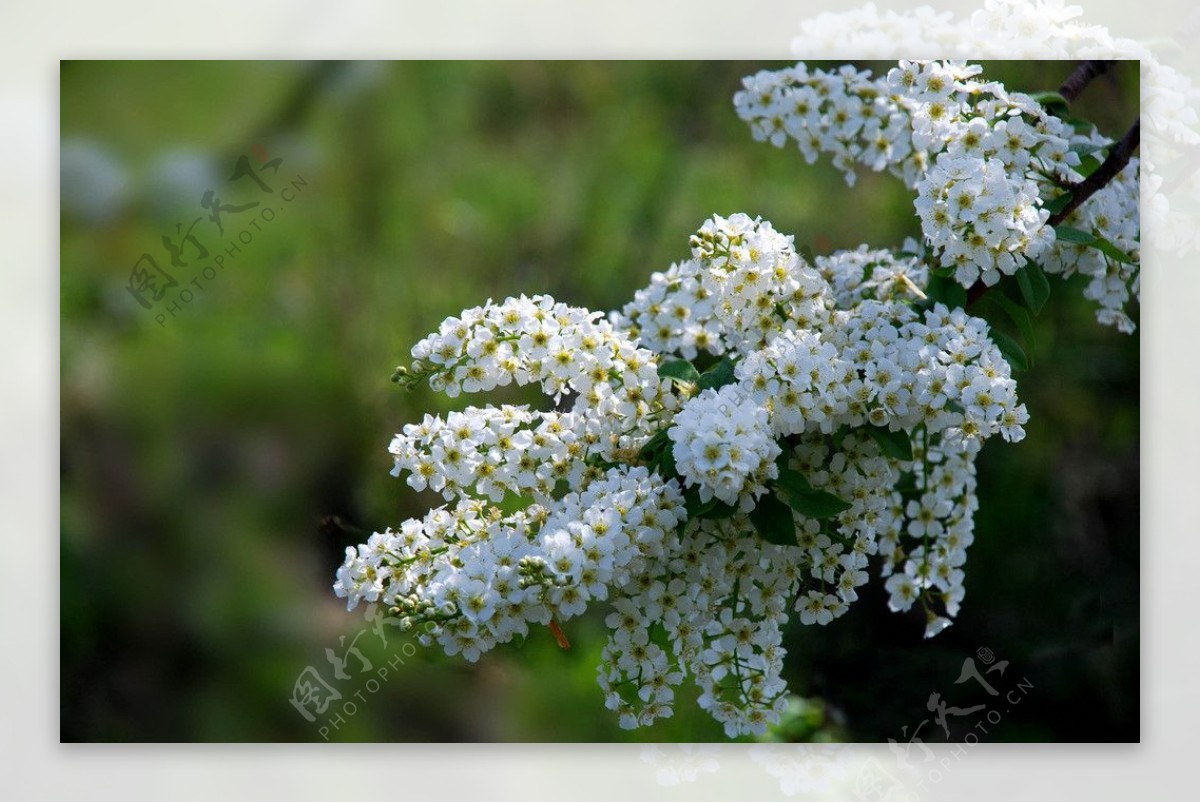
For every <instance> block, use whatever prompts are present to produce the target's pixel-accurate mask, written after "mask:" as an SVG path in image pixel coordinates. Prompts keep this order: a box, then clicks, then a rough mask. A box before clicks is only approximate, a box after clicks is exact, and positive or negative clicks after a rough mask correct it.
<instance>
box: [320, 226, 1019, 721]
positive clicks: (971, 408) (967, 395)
mask: <svg viewBox="0 0 1200 803" xmlns="http://www.w3.org/2000/svg"><path fill="white" fill-rule="evenodd" d="M691 246H692V249H691V250H692V253H691V258H690V259H689V260H687V261H686V262H683V263H679V264H676V265H675V266H673V267H672V268H671V269H670V270H669V271H667V272H665V273H656V274H654V275H653V276H652V278H651V283H650V286H649V287H647V288H645V289H643V290H641V291H638V293H637V294H636V295H635V298H634V300H633V301H632V302H631V303H630V304H629V305H627V306H626V307H625V308H624V310H623V311H622V312H621V313H620V314H617V313H614V314H612V315H611V316H610V318H609V320H608V321H604V320H601V319H600V318H599V317H598V316H596V315H594V314H592V313H589V312H587V311H586V310H581V309H575V308H570V307H566V306H564V305H561V304H558V303H556V302H554V301H553V300H552V299H549V298H547V297H544V296H539V297H534V298H524V297H522V298H518V299H508V300H507V301H505V302H503V303H502V304H491V303H489V304H487V305H485V306H484V307H480V308H477V309H474V310H468V311H467V312H465V313H464V314H463V315H462V316H461V317H459V318H452V319H450V320H448V321H446V322H445V323H444V324H443V325H442V326H441V327H440V329H439V332H438V333H437V334H435V335H431V336H430V337H428V338H426V339H425V340H422V341H421V342H420V343H419V344H418V345H417V346H416V347H415V348H414V349H413V356H414V358H415V362H414V363H413V365H412V366H411V367H409V368H407V369H406V370H404V371H403V372H401V375H400V378H402V379H404V380H405V381H407V382H416V381H428V382H429V383H430V384H431V386H433V387H435V388H442V389H444V390H446V391H447V392H448V393H451V394H454V393H457V392H458V391H476V390H486V389H489V388H492V387H496V386H499V385H502V384H505V383H508V382H515V383H518V384H525V383H540V384H541V386H542V388H543V390H544V391H545V392H546V393H548V394H552V395H555V396H557V397H559V399H560V401H561V400H562V397H564V396H565V397H566V401H567V402H568V404H567V405H566V406H567V408H568V409H566V410H565V411H537V410H532V409H530V408H528V407H524V406H521V407H517V406H501V407H491V406H488V407H468V408H466V409H465V410H463V411H461V412H453V413H449V414H447V415H445V416H444V417H443V416H426V417H425V419H424V420H423V421H422V422H420V423H418V424H410V425H408V426H406V427H404V430H403V432H402V433H400V434H398V435H397V436H396V437H395V438H394V439H393V441H392V444H391V447H390V451H391V452H392V454H393V456H394V458H395V467H394V470H393V473H394V474H396V475H398V476H400V475H406V476H407V481H408V483H409V484H410V485H411V486H412V487H413V488H414V489H417V490H423V489H432V490H434V491H437V492H440V493H441V494H442V495H443V496H444V498H445V499H446V500H447V502H448V503H450V504H449V505H448V506H446V507H442V508H438V509H436V510H434V511H431V512H430V513H429V514H428V515H427V516H425V517H424V518H423V519H414V520H410V521H407V522H405V523H404V524H403V525H401V526H400V528H399V529H398V530H394V531H393V530H387V531H385V532H383V533H376V534H374V535H372V536H371V537H370V539H368V541H367V542H366V543H365V544H360V545H358V546H357V547H351V548H349V549H348V550H347V553H346V560H345V563H344V564H343V566H342V567H341V569H340V570H339V571H338V574H337V583H336V584H335V586H334V589H335V592H336V593H337V595H338V596H341V597H344V598H346V600H347V604H348V606H349V607H351V608H352V607H354V606H355V605H356V604H357V603H358V602H359V601H362V600H366V601H369V602H380V603H382V604H383V605H385V606H387V608H388V610H389V611H390V612H391V613H392V615H393V616H396V617H399V620H400V622H401V624H402V626H405V627H416V626H418V625H419V626H420V628H421V629H420V633H421V636H420V637H421V639H422V640H423V641H424V642H425V643H431V644H432V643H437V644H439V645H440V646H441V647H442V648H443V649H444V650H445V651H446V652H447V653H448V654H452V655H453V654H460V653H461V654H462V655H463V656H464V657H465V658H466V659H467V660H472V661H473V660H476V659H478V658H479V656H480V655H482V654H483V653H484V652H486V651H487V650H489V649H492V648H493V647H494V646H496V645H498V644H502V643H505V642H508V641H511V640H512V639H514V638H518V637H524V636H526V635H529V634H530V626H531V625H548V626H550V627H551V628H553V629H558V628H559V627H560V625H561V624H562V623H566V622H568V621H569V620H571V619H572V618H574V617H577V616H579V615H580V614H582V613H584V611H585V610H587V608H588V607H589V606H590V605H592V604H593V603H596V602H599V601H606V602H607V603H608V604H609V606H610V612H609V613H608V615H607V617H606V618H605V620H604V621H605V623H606V625H607V626H608V628H609V629H610V631H611V633H610V636H609V639H608V642H607V644H606V645H605V647H604V649H603V653H602V662H601V665H600V667H599V675H598V680H599V684H600V687H601V689H602V690H603V693H604V696H605V703H606V705H607V706H608V708H609V709H611V710H612V711H614V712H615V714H616V716H617V717H618V720H619V722H620V723H621V725H622V726H624V727H631V728H632V727H638V726H643V725H648V724H650V723H652V722H655V721H656V720H658V719H661V718H663V717H667V716H670V715H671V713H672V712H673V707H674V704H675V695H676V689H677V688H678V687H679V685H680V684H681V683H682V682H683V681H684V680H685V679H690V680H691V681H692V682H693V683H695V684H696V686H697V687H698V689H699V697H698V704H699V705H700V706H701V707H702V708H703V709H705V710H707V711H708V712H709V713H710V714H711V715H712V716H713V717H714V718H715V719H716V720H717V721H719V722H720V723H722V725H723V726H724V727H725V730H726V732H727V733H728V734H729V735H730V736H736V735H739V734H747V733H751V734H761V733H763V732H764V731H765V729H766V728H767V726H768V725H770V724H772V723H775V722H777V721H778V720H779V716H780V714H781V712H782V711H783V710H784V709H785V708H786V705H787V684H786V682H785V681H784V680H783V678H782V671H783V660H784V656H785V649H784V647H783V633H784V630H785V628H786V627H787V626H788V623H789V621H790V620H791V619H792V618H795V619H798V620H799V623H800V624H802V625H826V624H828V623H830V622H832V621H833V620H834V619H836V618H838V617H839V616H841V615H843V614H844V613H845V612H846V611H847V610H848V609H849V606H850V605H851V604H853V603H854V602H855V601H857V599H858V597H859V594H858V589H859V588H861V587H862V586H863V585H864V584H865V583H867V582H868V580H869V575H870V568H871V567H870V563H871V559H872V556H876V560H877V561H878V562H879V564H880V565H879V574H880V576H881V577H883V578H886V583H887V588H888V591H889V593H890V594H891V600H890V603H891V607H892V608H893V609H894V610H897V611H905V610H908V609H909V608H911V607H912V606H914V605H916V604H918V603H919V604H920V605H921V608H922V610H923V611H924V612H925V622H926V630H925V632H926V635H927V636H932V635H934V634H936V633H937V632H938V631H939V630H941V629H942V628H943V627H945V626H946V625H947V624H948V623H949V622H950V621H951V619H952V618H953V616H954V615H955V614H956V612H957V610H958V608H959V606H960V605H961V602H962V599H963V580H964V575H963V571H962V565H963V562H964V560H965V551H964V550H965V548H966V547H967V546H968V545H969V544H970V542H971V536H972V518H973V514H974V511H975V508H976V506H977V503H976V501H975V496H974V492H975V479H974V460H975V457H976V455H977V454H978V452H979V449H980V446H981V445H982V443H983V441H984V440H985V439H987V438H988V437H991V436H993V435H1000V436H1002V437H1003V438H1005V439H1007V440H1019V439H1020V438H1021V437H1023V435H1024V431H1023V429H1022V425H1023V424H1024V423H1025V421H1026V420H1027V417H1028V416H1027V413H1026V411H1025V408H1024V407H1023V406H1022V405H1020V404H1019V403H1018V402H1017V398H1016V385H1015V383H1014V381H1013V380H1012V378H1011V374H1010V369H1009V366H1008V364H1007V362H1006V361H1005V359H1004V357H1003V356H1002V355H1001V353H1000V351H999V350H998V348H997V347H996V345H995V343H994V342H993V341H992V340H991V339H990V337H989V329H988V326H987V324H986V323H985V322H984V321H982V320H981V319H978V318H974V317H972V316H970V315H967V314H966V313H964V312H963V311H962V310H950V309H948V308H947V307H946V306H945V305H943V304H935V303H933V302H931V301H929V300H928V299H927V298H926V293H925V292H924V291H925V289H926V287H927V281H928V278H929V273H928V271H927V269H925V268H924V267H922V262H921V260H920V259H919V258H918V257H917V256H915V255H912V254H910V255H896V254H890V253H888V252H881V251H870V250H868V249H867V248H866V247H865V246H864V247H863V248H860V249H857V250H855V251H847V252H839V253H836V254H831V255H829V256H825V257H820V258H818V259H817V260H816V264H815V265H811V264H809V263H808V262H807V261H806V260H805V259H803V258H802V257H801V256H800V255H798V254H797V253H796V251H795V249H794V248H793V246H792V238H790V237H787V236H784V235H782V234H780V233H778V232H776V231H775V230H774V228H772V227H771V225H770V224H769V223H767V222H766V221H762V220H758V219H754V218H751V217H749V216H747V215H742V214H738V215H733V216H731V217H729V218H724V217H720V216H714V217H713V218H711V219H710V220H708V221H706V222H705V223H704V225H703V226H701V228H700V229H699V231H698V232H697V233H696V235H695V236H693V237H692V240H691ZM906 247H908V248H914V249H915V244H908V245H907V246H906ZM647 346H649V348H647ZM680 357H682V358H684V359H682V360H681V359H680ZM690 359H695V360H697V361H698V362H699V363H700V365H701V366H705V367H706V368H707V370H705V371H704V372H703V373H701V371H700V368H699V367H697V366H696V365H693V364H692V363H691V362H690V361H689V360H690ZM477 369H480V370H477ZM660 373H661V375H660ZM502 502H503V503H504V506H505V510H513V509H514V507H515V508H516V510H515V512H510V513H505V512H503V511H502V510H501V509H500V508H499V507H497V506H496V505H499V504H500V503H502Z"/></svg>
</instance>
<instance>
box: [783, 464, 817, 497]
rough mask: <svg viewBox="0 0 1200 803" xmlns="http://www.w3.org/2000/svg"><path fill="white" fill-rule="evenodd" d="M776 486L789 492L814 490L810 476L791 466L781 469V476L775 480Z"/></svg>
mask: <svg viewBox="0 0 1200 803" xmlns="http://www.w3.org/2000/svg"><path fill="white" fill-rule="evenodd" d="M775 486H776V487H777V488H780V489H782V490H784V491H787V492H788V493H797V494H807V493H812V491H813V487H812V485H810V484H809V482H808V478H807V477H805V476H804V475H803V474H801V473H800V472H799V471H796V470H795V469H791V468H785V469H781V470H780V472H779V478H778V479H776V480H775Z"/></svg>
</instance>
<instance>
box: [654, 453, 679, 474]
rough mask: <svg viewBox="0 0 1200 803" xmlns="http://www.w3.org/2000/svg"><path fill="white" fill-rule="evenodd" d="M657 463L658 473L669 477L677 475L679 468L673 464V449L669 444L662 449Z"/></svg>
mask: <svg viewBox="0 0 1200 803" xmlns="http://www.w3.org/2000/svg"><path fill="white" fill-rule="evenodd" d="M657 465H658V473H659V474H661V475H662V476H663V477H666V478H668V479H669V478H671V477H675V476H678V475H679V469H678V468H677V467H676V466H675V450H674V449H673V448H672V447H670V446H668V447H667V448H665V449H663V450H662V454H660V455H659V456H658V463H657Z"/></svg>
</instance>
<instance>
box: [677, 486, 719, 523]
mask: <svg viewBox="0 0 1200 803" xmlns="http://www.w3.org/2000/svg"><path fill="white" fill-rule="evenodd" d="M717 501H718V500H717V498H716V497H713V498H712V499H709V500H708V501H707V502H704V501H701V499H700V492H699V491H698V490H696V487H695V486H694V485H693V486H691V487H688V488H684V489H683V509H684V510H685V511H686V512H687V514H688V518H689V519H698V518H700V517H701V516H702V515H703V514H705V513H707V512H708V511H710V510H712V509H713V507H714V506H715V505H716V504H717Z"/></svg>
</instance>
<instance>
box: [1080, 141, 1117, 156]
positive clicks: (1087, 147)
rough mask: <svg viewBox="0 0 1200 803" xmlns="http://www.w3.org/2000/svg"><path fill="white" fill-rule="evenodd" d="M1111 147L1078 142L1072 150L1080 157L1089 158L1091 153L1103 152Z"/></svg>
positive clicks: (1109, 145)
mask: <svg viewBox="0 0 1200 803" xmlns="http://www.w3.org/2000/svg"><path fill="white" fill-rule="evenodd" d="M1111 147H1112V145H1111V144H1108V145H1097V144H1096V143H1094V142H1076V143H1075V144H1074V145H1072V146H1071V150H1072V151H1074V152H1075V153H1077V154H1079V155H1080V156H1087V155H1088V154H1089V153H1095V152H1096V151H1102V150H1105V149H1107V148H1111Z"/></svg>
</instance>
